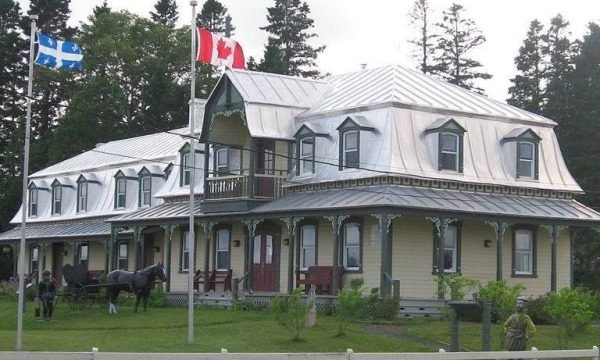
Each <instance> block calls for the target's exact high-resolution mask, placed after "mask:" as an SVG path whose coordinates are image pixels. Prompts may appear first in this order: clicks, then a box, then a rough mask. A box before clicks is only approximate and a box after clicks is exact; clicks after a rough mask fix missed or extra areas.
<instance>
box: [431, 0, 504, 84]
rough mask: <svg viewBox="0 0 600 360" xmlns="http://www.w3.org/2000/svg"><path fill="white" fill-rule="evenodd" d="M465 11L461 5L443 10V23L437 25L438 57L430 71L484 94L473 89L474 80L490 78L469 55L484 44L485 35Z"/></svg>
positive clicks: (480, 65) (454, 5) (452, 82)
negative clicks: (465, 15)
mask: <svg viewBox="0 0 600 360" xmlns="http://www.w3.org/2000/svg"><path fill="white" fill-rule="evenodd" d="M464 11H465V9H464V8H463V6H462V5H458V4H452V6H450V8H449V9H448V10H446V11H444V16H443V22H441V23H438V24H436V26H437V28H438V31H439V37H438V44H437V49H436V50H437V51H438V55H437V56H436V58H435V62H436V63H435V65H434V68H433V69H434V72H435V73H436V74H438V75H440V76H441V77H442V78H444V79H445V80H447V81H448V82H450V83H451V84H455V85H458V86H461V87H464V88H465V89H473V90H476V91H478V92H483V90H482V89H480V88H477V87H475V85H474V82H473V80H476V79H490V78H491V77H492V76H491V75H490V74H488V73H485V72H481V71H479V68H481V67H482V66H483V65H482V64H481V63H480V62H479V61H477V60H475V59H473V58H470V57H469V56H468V54H469V52H470V51H471V50H472V49H474V48H476V47H478V46H479V45H481V44H483V43H484V42H485V36H483V35H482V34H481V31H480V30H479V29H477V27H476V25H475V22H474V21H473V20H472V19H469V18H466V17H464Z"/></svg>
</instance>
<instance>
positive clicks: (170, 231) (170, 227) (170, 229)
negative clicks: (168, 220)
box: [160, 224, 175, 241]
mask: <svg viewBox="0 0 600 360" xmlns="http://www.w3.org/2000/svg"><path fill="white" fill-rule="evenodd" d="M160 227H161V228H162V229H163V230H164V231H165V234H166V235H167V239H168V240H169V241H170V240H171V239H172V238H173V232H174V231H175V225H172V224H167V225H160Z"/></svg>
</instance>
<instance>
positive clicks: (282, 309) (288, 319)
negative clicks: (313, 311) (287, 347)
mask: <svg viewBox="0 0 600 360" xmlns="http://www.w3.org/2000/svg"><path fill="white" fill-rule="evenodd" d="M302 293H303V289H302V288H296V289H295V290H294V291H293V292H292V294H290V295H289V296H286V297H283V296H278V297H276V298H275V299H273V301H272V302H271V305H270V306H269V309H270V311H272V312H273V313H274V314H275V318H276V319H277V322H278V323H279V324H280V325H281V326H283V327H284V328H285V329H286V330H288V331H289V332H290V333H291V334H292V335H293V340H294V341H300V340H301V339H300V332H301V330H302V329H303V328H304V322H305V321H306V314H307V312H308V309H310V307H311V306H312V301H307V302H306V303H305V302H303V301H302Z"/></svg>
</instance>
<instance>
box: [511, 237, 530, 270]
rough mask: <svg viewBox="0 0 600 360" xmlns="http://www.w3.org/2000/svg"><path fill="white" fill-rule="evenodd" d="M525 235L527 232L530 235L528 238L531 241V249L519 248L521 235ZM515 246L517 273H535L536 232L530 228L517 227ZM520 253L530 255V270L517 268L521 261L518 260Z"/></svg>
mask: <svg viewBox="0 0 600 360" xmlns="http://www.w3.org/2000/svg"><path fill="white" fill-rule="evenodd" d="M520 234H521V235H523V234H527V236H528V237H529V239H527V240H528V241H529V249H527V250H523V249H519V248H518V244H519V235H520ZM514 244H515V246H514V249H513V251H514V259H515V260H514V267H515V270H514V273H515V275H533V274H534V271H535V270H534V268H533V267H534V261H533V259H534V256H535V254H534V251H535V245H534V234H533V230H529V229H516V230H515V243H514ZM519 255H528V256H529V260H528V262H527V263H528V266H529V270H527V271H526V270H522V269H517V266H518V265H519V264H520V261H519V260H518V258H519Z"/></svg>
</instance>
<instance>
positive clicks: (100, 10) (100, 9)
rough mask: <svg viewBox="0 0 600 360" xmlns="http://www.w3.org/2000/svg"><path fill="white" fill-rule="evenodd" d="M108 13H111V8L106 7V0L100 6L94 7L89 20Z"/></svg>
mask: <svg viewBox="0 0 600 360" xmlns="http://www.w3.org/2000/svg"><path fill="white" fill-rule="evenodd" d="M109 12H111V8H110V6H108V3H107V2H106V0H104V2H103V3H102V5H101V6H95V7H94V9H93V10H92V17H91V20H93V19H95V18H97V17H98V16H100V15H102V14H106V13H109Z"/></svg>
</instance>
